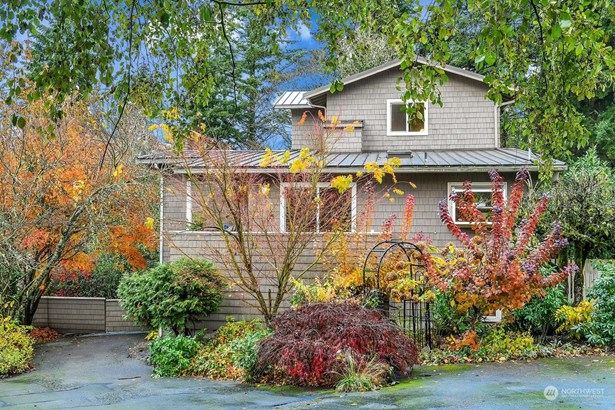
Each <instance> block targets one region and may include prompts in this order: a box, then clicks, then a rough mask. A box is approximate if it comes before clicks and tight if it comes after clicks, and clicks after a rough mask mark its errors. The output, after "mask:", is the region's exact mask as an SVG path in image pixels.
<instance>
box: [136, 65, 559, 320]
mask: <svg viewBox="0 0 615 410" xmlns="http://www.w3.org/2000/svg"><path fill="white" fill-rule="evenodd" d="M419 62H420V63H425V62H424V61H419ZM444 70H445V71H446V74H447V76H448V81H447V82H446V83H445V84H444V85H443V86H442V88H441V98H442V102H443V106H439V105H432V104H429V103H427V102H421V101H417V102H414V103H415V107H416V110H415V112H420V113H421V115H420V116H419V115H416V114H415V115H414V116H413V118H408V114H406V112H404V111H403V110H402V108H403V104H404V103H403V102H402V100H401V99H400V91H399V89H398V84H399V83H398V79H399V78H400V75H401V74H402V71H400V68H399V62H398V61H392V62H390V63H386V64H383V65H381V66H378V67H375V68H373V69H370V70H367V71H364V72H361V73H358V74H355V75H353V76H350V77H348V78H344V79H343V80H342V81H343V83H344V89H343V91H341V92H336V93H330V92H329V86H324V87H321V88H317V89H315V90H311V91H288V92H285V93H284V94H282V95H281V96H280V97H279V98H278V99H277V100H276V101H275V107H276V108H278V109H288V110H290V111H291V114H292V151H291V152H292V155H296V153H297V150H299V149H301V148H304V147H312V145H313V141H312V140H311V139H310V132H311V130H313V127H312V125H311V124H310V121H305V123H303V121H301V118H302V117H304V116H305V114H304V113H306V112H308V113H309V114H311V115H312V116H314V117H315V118H318V111H320V112H321V113H323V114H324V115H325V116H326V117H327V118H332V117H333V116H335V117H336V118H338V119H339V122H340V124H338V125H337V126H338V127H344V126H346V125H347V124H353V127H352V128H353V129H352V131H351V132H347V133H345V134H344V135H343V136H342V137H340V138H338V139H335V140H334V142H333V143H332V145H331V146H329V147H328V149H329V151H330V152H331V153H330V154H329V156H328V160H327V171H328V172H330V173H332V174H336V173H339V174H349V173H356V172H357V171H361V170H363V168H364V165H365V164H366V163H368V162H372V161H375V162H377V163H383V162H384V161H386V160H387V159H388V158H391V157H397V158H400V160H401V165H400V166H399V168H398V169H397V170H396V175H397V178H398V179H400V180H402V181H411V182H413V183H414V184H415V185H416V188H415V189H413V190H412V192H411V193H412V194H413V195H414V196H415V211H414V223H413V232H422V233H424V234H425V235H428V236H429V237H430V238H431V239H432V240H433V241H434V243H435V244H436V245H438V244H440V245H441V244H444V243H447V242H449V241H452V240H453V237H452V236H451V235H450V233H449V232H448V230H447V228H446V227H445V226H444V225H443V224H442V223H441V222H440V219H439V216H438V204H439V202H440V201H441V200H443V199H445V198H447V196H448V195H449V194H450V193H451V192H452V191H453V190H455V189H458V188H460V186H461V183H462V182H463V181H465V180H471V181H473V187H474V190H475V192H484V193H485V195H483V196H481V195H477V197H478V198H480V199H479V200H480V201H481V202H482V203H481V205H482V206H484V207H485V208H488V207H489V199H490V195H489V192H490V183H489V182H488V181H489V177H488V171H489V170H491V169H496V170H497V171H499V172H500V174H501V175H503V176H504V177H505V178H506V181H507V185H508V186H509V185H510V184H511V182H512V180H513V178H514V175H515V173H516V171H518V170H519V169H520V168H521V167H526V168H528V169H529V170H530V171H537V165H536V160H537V158H536V156H535V155H533V154H532V153H530V152H528V151H522V150H519V149H514V148H501V147H500V121H499V119H500V110H501V107H499V106H497V105H496V104H494V103H493V102H492V101H490V100H488V99H486V98H485V96H486V93H487V90H488V87H487V85H486V84H485V83H484V82H483V76H481V75H479V74H476V73H473V72H470V71H467V70H463V69H460V68H456V67H451V66H447V67H445V68H444ZM302 123H303V124H302ZM262 155H263V153H262V152H259V151H242V152H237V153H236V155H235V158H237V165H238V166H241V167H245V168H252V169H254V171H255V172H263V171H262V170H261V171H259V169H260V168H259V161H260V159H261V158H262ZM141 161H142V162H144V163H150V164H155V165H158V166H160V165H166V166H167V167H170V170H171V171H172V172H171V173H169V174H167V176H166V177H165V178H164V181H163V189H162V190H161V195H162V201H161V210H160V215H161V221H162V222H161V261H164V262H166V261H172V260H175V259H177V258H179V257H181V256H183V255H191V256H201V255H202V250H203V249H205V248H208V247H215V246H219V238H217V237H216V234H215V233H212V232H203V231H199V230H198V229H197V230H194V229H190V228H189V227H190V226H192V228H193V227H194V225H193V224H192V225H191V223H193V219H194V218H193V206H192V203H191V199H190V193H189V191H190V187H189V184H188V186H187V188H186V191H185V192H178V191H176V190H171V189H169V187H170V186H171V184H172V183H176V182H177V180H178V179H180V180H181V179H182V178H185V176H182V175H185V169H182V166H177V165H175V166H174V165H173V161H170V160H169V159H168V158H166V159H165V158H163V157H156V156H152V157H147V158H142V159H141ZM199 164H201V165H202V162H199V161H195V162H194V164H193V165H192V166H193V167H194V168H195V170H196V169H197V168H198V167H199V166H200V165H199ZM564 169H565V164H564V163H562V162H559V161H555V163H554V170H555V171H556V172H557V171H561V170H564ZM356 192H358V191H357V190H353V193H355V195H357V194H356ZM279 197H280V201H279V204H278V206H279V207H280V212H279V213H276V215H279V216H277V218H279V220H277V221H276V225H279V227H280V232H281V233H283V232H284V231H285V226H284V212H285V205H284V200H283V195H279ZM356 201H359V202H360V201H361V198H354V199H353V201H349V202H348V209H347V210H340V212H347V213H349V214H351V215H352V217H353V218H354V217H356V215H355V213H356V206H354V205H353V204H355V203H356ZM449 206H450V207H451V212H452V215H453V216H454V218H456V216H455V209H454V204H450V205H449ZM402 211H403V201H397V202H389V201H384V202H382V203H380V204H379V205H378V208H377V209H376V212H375V221H374V226H380V225H381V223H382V222H384V221H385V220H386V218H387V217H388V216H389V215H390V214H393V213H396V214H398V215H401V213H402ZM458 223H459V224H460V225H462V226H463V225H464V222H463V221H461V220H459V221H458ZM466 225H467V224H466ZM243 296H244V297H245V295H243ZM242 299H243V297H240V296H239V295H237V294H235V293H233V292H230V294H229V297H228V298H227V300H226V302H225V303H224V304H223V307H222V310H221V312H220V313H218V314H216V315H213V316H212V317H211V318H210V319H211V320H212V321H214V322H216V321H218V323H213V324H212V323H208V327H210V328H212V327H217V325H218V324H219V323H220V322H221V321H223V320H224V318H225V317H226V316H229V315H232V316H235V317H238V318H239V317H243V318H250V317H253V316H255V315H256V311H255V310H254V309H253V308H249V307H247V305H245V304H244V303H243V301H242Z"/></svg>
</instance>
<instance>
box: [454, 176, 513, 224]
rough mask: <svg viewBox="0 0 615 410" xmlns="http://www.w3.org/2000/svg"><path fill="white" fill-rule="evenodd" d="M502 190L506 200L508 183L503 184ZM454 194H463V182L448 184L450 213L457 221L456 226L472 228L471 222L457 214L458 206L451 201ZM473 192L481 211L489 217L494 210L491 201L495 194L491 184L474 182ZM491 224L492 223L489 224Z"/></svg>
mask: <svg viewBox="0 0 615 410" xmlns="http://www.w3.org/2000/svg"><path fill="white" fill-rule="evenodd" d="M502 189H503V191H504V198H506V197H507V194H506V183H505V182H504V183H502ZM454 192H463V183H462V182H449V183H448V196H449V199H448V211H449V213H450V215H451V217H452V218H453V221H455V224H457V225H460V226H470V222H469V221H464V220H463V219H462V218H461V217H460V216H459V215H458V212H457V204H455V201H452V200H451V199H450V194H452V193H454ZM472 192H473V193H474V199H475V200H476V205H477V208H478V210H479V211H481V212H482V213H483V214H486V215H489V214H490V213H491V211H492V210H493V205H492V203H491V200H492V198H493V193H492V191H491V182H473V183H472ZM487 223H491V222H487Z"/></svg>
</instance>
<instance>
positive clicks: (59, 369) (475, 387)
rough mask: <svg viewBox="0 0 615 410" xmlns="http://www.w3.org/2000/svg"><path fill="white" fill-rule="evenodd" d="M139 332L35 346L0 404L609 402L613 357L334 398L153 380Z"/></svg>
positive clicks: (455, 373) (423, 378) (432, 371)
mask: <svg viewBox="0 0 615 410" xmlns="http://www.w3.org/2000/svg"><path fill="white" fill-rule="evenodd" d="M142 339H143V335H109V336H98V337H75V338H67V339H64V340H60V341H58V342H54V343H50V344H47V345H44V346H39V347H38V348H37V351H36V358H35V370H33V371H32V372H30V373H27V374H24V375H21V376H17V377H14V378H11V379H6V380H2V381H0V408H19V409H21V408H38V409H56V408H62V409H64V408H89V407H97V406H105V407H107V408H126V409H135V408H144V409H169V408H182V409H184V408H200V409H244V408H245V409H252V408H272V407H276V408H283V409H347V408H358V409H407V408H454V409H465V408H477V409H493V408H498V409H519V408H548V409H558V408H559V409H561V408H583V409H586V408H595V409H607V408H609V409H610V408H615V357H613V356H604V357H593V358H592V357H589V358H574V359H566V360H540V361H536V362H532V363H518V364H517V363H505V364H485V365H480V366H475V365H472V366H450V367H435V368H434V367H431V368H430V367H424V368H421V369H418V370H416V371H415V374H414V376H413V379H412V380H409V381H407V382H404V383H402V384H400V385H397V386H394V387H389V388H385V389H383V390H380V391H377V392H371V393H365V394H361V393H357V394H346V395H340V394H337V393H335V392H331V391H309V390H300V389H273V390H272V389H264V388H256V387H254V386H249V385H242V384H238V383H233V382H213V381H208V380H201V379H192V378H178V379H166V378H163V379H152V378H151V377H150V375H151V367H149V366H147V365H146V364H145V363H143V362H142V361H140V360H138V359H133V358H129V357H128V348H129V347H131V346H133V345H134V344H135V343H137V342H139V341H141V340H142ZM549 386H551V387H549ZM545 389H546V391H545ZM545 393H546V394H545Z"/></svg>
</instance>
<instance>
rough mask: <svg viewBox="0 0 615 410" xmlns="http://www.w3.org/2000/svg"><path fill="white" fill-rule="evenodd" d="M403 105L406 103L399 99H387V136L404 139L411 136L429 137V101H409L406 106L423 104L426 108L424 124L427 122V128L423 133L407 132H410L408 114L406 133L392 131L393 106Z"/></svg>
mask: <svg viewBox="0 0 615 410" xmlns="http://www.w3.org/2000/svg"><path fill="white" fill-rule="evenodd" d="M399 103H401V104H403V103H404V102H403V101H402V100H401V99H399V98H391V99H387V136H389V137H404V136H410V135H429V104H428V103H427V101H407V102H406V105H409V104H411V103H419V104H423V106H424V107H425V110H424V118H423V120H424V122H425V128H424V129H423V131H407V130H408V125H409V124H408V113H406V131H391V123H392V121H391V114H392V111H391V107H392V106H393V104H399Z"/></svg>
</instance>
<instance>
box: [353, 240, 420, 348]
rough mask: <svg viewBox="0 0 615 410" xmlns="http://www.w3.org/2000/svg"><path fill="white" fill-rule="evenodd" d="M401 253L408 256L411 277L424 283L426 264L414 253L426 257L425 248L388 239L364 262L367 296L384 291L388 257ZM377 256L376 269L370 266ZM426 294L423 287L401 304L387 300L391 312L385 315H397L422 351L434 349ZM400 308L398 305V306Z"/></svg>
mask: <svg viewBox="0 0 615 410" xmlns="http://www.w3.org/2000/svg"><path fill="white" fill-rule="evenodd" d="M395 251H400V252H402V253H403V255H405V257H406V259H407V261H408V266H407V269H409V276H410V278H411V279H414V280H416V281H420V276H421V275H422V274H424V268H425V265H424V264H423V263H417V258H413V257H412V254H414V253H415V252H418V253H419V254H421V255H422V254H423V252H422V251H421V249H420V248H419V247H418V246H417V245H416V244H414V243H412V242H407V241H397V240H391V239H389V240H384V241H381V242H378V243H377V244H376V245H374V247H373V248H372V249H371V250H370V251H369V252H368V254H367V255H366V257H365V261H364V262H363V292H364V296H366V297H367V296H368V295H369V294H370V293H371V291H372V290H374V289H377V290H378V291H380V290H381V288H380V273H381V269H382V266H383V264H384V263H385V261H386V258H387V256H389V255H392V254H393V252H395ZM374 257H378V262H377V263H376V265H375V267H372V266H370V260H371V259H373V258H374ZM425 291H426V289H424V288H423V287H419V288H418V289H417V290H416V291H413V293H414V294H412V295H411V297H410V298H404V299H402V300H401V301H400V302H399V303H396V304H389V301H388V300H386V303H387V309H385V312H386V313H387V314H389V316H395V317H394V318H395V319H396V320H397V322H398V323H399V324H400V325H401V326H402V327H403V328H404V330H405V331H406V332H407V333H408V334H409V336H410V337H412V338H413V339H414V342H415V344H416V345H417V347H419V348H422V347H425V346H428V347H430V348H431V314H430V303H429V302H422V301H420V297H421V296H422V295H423V293H424V292H425ZM395 305H397V306H395ZM389 306H390V307H392V308H394V310H395V311H396V312H395V313H394V314H391V311H390V310H389V309H388V307H389Z"/></svg>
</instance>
